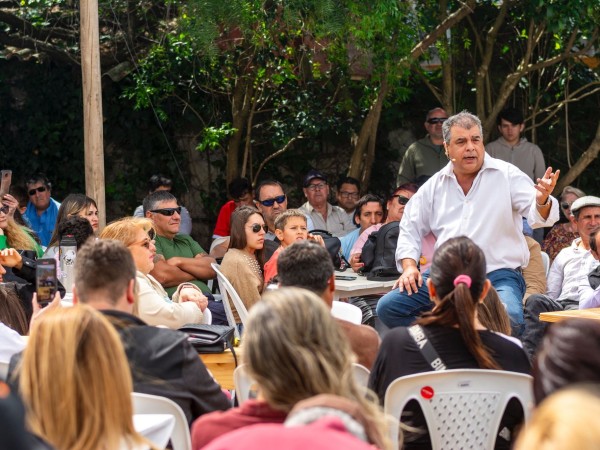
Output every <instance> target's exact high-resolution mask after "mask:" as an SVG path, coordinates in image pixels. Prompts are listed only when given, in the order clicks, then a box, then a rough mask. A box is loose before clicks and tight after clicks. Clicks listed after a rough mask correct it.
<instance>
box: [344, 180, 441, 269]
mask: <svg viewBox="0 0 600 450" xmlns="http://www.w3.org/2000/svg"><path fill="white" fill-rule="evenodd" d="M418 189H419V187H418V186H417V185H416V184H414V183H406V184H402V185H400V186H398V187H397V188H396V189H394V191H393V192H392V193H391V195H390V197H389V199H388V201H387V203H386V215H385V221H384V222H382V223H378V224H376V225H373V226H370V227H368V228H367V229H366V230H365V231H363V232H362V233H361V234H360V236H359V237H358V239H357V240H356V242H355V243H354V246H353V247H352V249H351V250H350V259H349V262H350V266H351V267H352V270H354V271H355V272H358V271H360V269H362V268H363V266H364V264H363V263H362V262H361V260H360V255H361V254H362V249H363V247H364V245H365V242H367V239H368V238H369V236H370V235H371V234H372V233H374V232H375V231H379V230H380V229H381V227H382V226H384V225H387V224H388V223H392V222H399V221H400V220H402V215H403V214H404V207H405V206H406V204H407V203H408V201H409V200H410V198H411V197H412V196H413V195H414V194H415V193H416V192H417V190H418ZM434 246H435V237H434V236H433V235H432V234H431V233H430V234H428V235H427V236H426V237H425V239H424V240H423V242H422V255H421V258H420V260H419V263H420V265H421V271H422V272H423V271H425V270H427V269H428V268H429V266H430V265H431V257H432V256H433V248H434Z"/></svg>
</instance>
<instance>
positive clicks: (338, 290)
mask: <svg viewBox="0 0 600 450" xmlns="http://www.w3.org/2000/svg"><path fill="white" fill-rule="evenodd" d="M335 275H336V276H343V277H346V276H347V277H352V278H353V279H352V280H338V279H336V280H335V294H334V300H339V299H340V298H346V297H360V296H361V295H374V294H385V293H387V292H389V291H391V290H392V286H393V285H394V283H395V282H396V280H390V281H369V280H367V277H364V276H361V275H358V274H357V273H355V272H348V271H346V272H335Z"/></svg>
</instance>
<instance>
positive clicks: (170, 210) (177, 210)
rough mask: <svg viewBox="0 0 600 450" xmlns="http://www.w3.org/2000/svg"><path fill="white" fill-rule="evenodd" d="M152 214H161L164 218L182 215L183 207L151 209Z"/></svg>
mask: <svg viewBox="0 0 600 450" xmlns="http://www.w3.org/2000/svg"><path fill="white" fill-rule="evenodd" d="M150 212H151V213H157V214H161V215H163V216H172V215H173V214H175V213H177V214H181V206H178V207H177V208H161V209H151V210H150Z"/></svg>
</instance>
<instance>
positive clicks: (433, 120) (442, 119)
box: [427, 117, 448, 125]
mask: <svg viewBox="0 0 600 450" xmlns="http://www.w3.org/2000/svg"><path fill="white" fill-rule="evenodd" d="M446 120H448V118H447V117H432V118H431V119H427V123H428V124H431V125H435V124H436V123H444V122H445V121H446Z"/></svg>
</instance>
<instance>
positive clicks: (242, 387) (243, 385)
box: [233, 363, 371, 405]
mask: <svg viewBox="0 0 600 450" xmlns="http://www.w3.org/2000/svg"><path fill="white" fill-rule="evenodd" d="M245 366H246V365H245V364H240V365H239V366H237V367H236V368H235V370H234V371H233V383H234V385H235V396H236V398H237V400H238V404H240V405H241V404H242V403H244V402H245V401H246V400H248V399H249V398H250V393H251V392H252V391H253V390H254V389H255V388H256V383H255V381H254V380H253V379H252V378H250V376H249V375H248V372H246V368H245ZM352 370H353V372H354V378H355V379H356V382H357V383H358V384H359V385H360V386H362V387H365V388H366V387H367V385H368V384H369V375H371V372H370V371H369V369H367V368H366V367H365V366H363V365H361V364H358V363H352Z"/></svg>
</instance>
